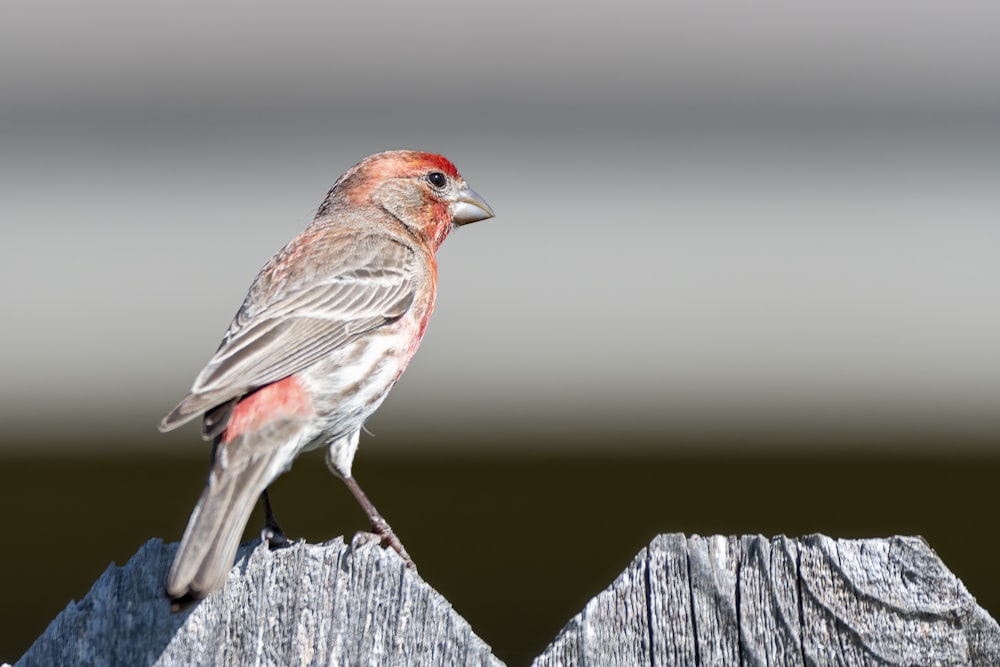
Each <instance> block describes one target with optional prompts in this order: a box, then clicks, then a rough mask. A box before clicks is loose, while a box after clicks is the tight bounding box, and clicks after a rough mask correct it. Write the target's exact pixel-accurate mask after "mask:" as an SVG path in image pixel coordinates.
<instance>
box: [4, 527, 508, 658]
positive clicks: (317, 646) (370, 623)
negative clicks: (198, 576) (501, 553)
mask: <svg viewBox="0 0 1000 667" xmlns="http://www.w3.org/2000/svg"><path fill="white" fill-rule="evenodd" d="M360 542H363V541H359V543H358V545H357V548H353V547H348V546H347V545H345V544H344V542H343V541H342V540H341V539H337V540H334V541H331V542H329V543H327V544H324V545H311V544H305V543H296V544H294V545H292V546H290V547H288V548H286V549H281V550H278V551H273V552H272V551H268V550H267V548H265V547H261V546H259V544H254V545H245V546H243V547H241V549H240V552H239V554H238V556H237V560H236V567H235V568H234V569H233V570H232V571H231V572H230V574H229V580H228V582H227V584H226V587H225V588H224V589H223V590H222V591H221V592H220V593H218V594H217V595H212V596H210V597H208V598H206V599H205V600H203V601H202V602H200V603H199V604H198V605H196V606H194V607H193V608H191V609H189V610H187V611H185V612H181V613H177V614H171V613H170V611H169V604H168V602H167V600H166V598H165V597H164V594H163V580H164V578H165V576H166V572H167V570H168V569H169V567H170V563H171V561H172V560H173V557H174V553H175V552H176V549H177V545H176V544H171V545H164V544H163V543H162V542H160V541H159V540H152V541H150V542H148V543H146V544H145V545H144V546H143V547H142V548H141V549H140V550H139V552H138V553H136V555H135V556H133V557H132V559H131V560H129V562H128V563H127V564H126V565H124V566H123V567H116V566H115V565H111V566H110V567H109V568H108V569H107V570H106V571H105V572H104V574H103V575H102V576H101V577H100V579H98V581H97V583H95V584H94V587H93V588H92V589H91V590H90V592H89V593H88V594H87V595H86V596H85V597H84V598H83V600H81V601H80V602H78V603H70V604H69V606H68V607H67V608H66V609H65V610H64V611H63V612H62V613H61V614H60V615H59V616H58V617H56V619H55V620H54V621H53V622H52V624H51V625H50V626H49V628H48V629H47V630H46V631H45V633H44V634H43V635H42V636H41V637H39V639H38V640H37V641H36V642H35V643H34V644H33V645H32V646H31V648H29V649H28V651H27V652H26V653H25V654H24V656H22V658H21V660H20V661H19V662H18V663H17V665H18V666H19V667H20V666H21V665H23V666H25V667H28V666H32V667H34V666H36V665H37V666H39V667H41V666H45V667H48V666H50V665H162V666H167V665H240V666H242V665H455V666H459V665H462V666H473V665H476V666H478V665H501V664H502V663H501V662H500V661H499V660H498V659H496V658H495V657H494V656H493V654H492V652H491V651H490V648H489V646H487V645H486V644H485V643H483V641H482V640H481V639H479V637H477V636H476V635H475V634H473V632H472V629H471V628H470V627H469V624H468V623H467V622H466V621H465V620H464V619H463V618H462V617H460V616H459V615H458V614H457V613H456V612H455V610H454V609H452V607H451V605H450V604H449V603H448V602H447V600H445V599H444V598H443V597H442V596H441V595H440V594H439V593H437V592H436V591H434V590H433V589H432V588H431V587H430V586H428V585H427V584H426V583H425V582H424V581H423V580H422V579H420V577H418V576H417V575H416V574H415V573H414V572H412V571H410V570H407V569H406V568H405V566H404V564H403V561H402V560H401V559H400V558H399V556H397V555H396V553H395V552H394V551H392V550H383V549H381V548H379V547H378V546H377V545H374V544H371V543H368V544H363V543H360Z"/></svg>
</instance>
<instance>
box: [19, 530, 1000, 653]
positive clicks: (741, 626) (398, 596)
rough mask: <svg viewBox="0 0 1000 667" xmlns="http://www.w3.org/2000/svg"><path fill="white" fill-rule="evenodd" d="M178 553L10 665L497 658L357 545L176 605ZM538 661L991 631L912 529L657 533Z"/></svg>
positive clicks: (158, 548) (979, 648)
mask: <svg viewBox="0 0 1000 667" xmlns="http://www.w3.org/2000/svg"><path fill="white" fill-rule="evenodd" d="M175 551H176V545H163V544H162V543H161V542H160V541H159V540H153V541H151V542H149V543H147V544H146V545H145V546H143V547H142V549H140V550H139V552H138V553H137V554H136V555H135V556H134V557H133V558H132V559H131V560H130V561H129V562H128V563H127V564H126V565H125V566H123V567H116V566H114V565H112V566H111V567H109V568H108V570H107V571H106V572H105V573H104V574H103V575H102V576H101V578H100V579H99V580H98V581H97V583H96V584H95V585H94V587H93V588H92V589H91V591H90V592H89V593H88V594H87V596H86V597H84V599H83V600H81V601H80V602H79V603H71V604H70V605H69V606H68V607H67V608H66V610H65V611H64V612H63V613H61V614H60V615H59V616H58V617H57V618H56V619H55V620H54V621H53V622H52V624H51V625H50V626H49V628H48V630H46V632H45V633H44V634H43V635H42V636H41V637H40V638H39V639H38V640H37V641H36V642H35V644H34V645H33V646H32V647H31V648H30V649H29V650H28V652H27V653H26V654H25V655H24V656H23V657H22V658H21V660H20V661H19V662H18V663H17V664H18V665H25V666H35V665H45V666H48V665H164V666H165V665H445V666H450V665H491V666H495V665H501V664H502V663H501V662H500V661H499V660H498V659H497V658H496V657H494V656H493V655H492V653H491V651H490V648H489V647H488V646H486V645H485V644H484V643H483V642H482V640H481V639H479V638H478V637H477V636H476V635H475V634H473V632H472V630H471V628H470V627H469V625H468V623H466V622H465V620H463V619H462V618H461V617H460V616H458V614H456V613H455V611H454V610H453V609H452V608H451V606H450V605H449V604H448V602H447V601H446V600H445V599H444V598H442V597H441V595H439V594H438V593H437V592H435V591H434V590H432V589H431V588H430V587H429V586H428V585H427V584H426V583H425V582H424V581H423V580H421V579H420V578H419V577H418V576H417V575H416V574H415V573H413V572H412V571H409V570H407V569H406V568H405V566H404V564H403V562H402V560H400V558H399V557H398V556H397V555H396V553H395V552H393V551H391V550H383V549H381V548H379V547H377V546H376V545H375V544H373V543H366V542H365V541H364V540H363V539H360V540H357V541H356V543H355V544H354V545H352V546H347V545H345V544H344V543H343V541H342V540H339V539H338V540H334V541H332V542H329V543H327V544H324V545H309V544H304V543H296V544H294V545H293V546H291V547H289V548H287V549H282V550H279V551H275V552H271V551H268V550H267V549H266V548H262V547H260V546H258V545H247V546H244V547H242V548H241V550H240V553H239V556H238V558H237V562H236V566H235V567H234V569H233V570H232V571H231V572H230V574H229V580H228V582H227V584H226V587H225V588H224V589H223V590H222V591H221V592H220V593H219V594H217V595H213V596H210V597H209V598H208V599H206V600H204V601H202V602H201V603H200V604H198V605H196V606H195V607H193V608H192V609H191V610H189V611H187V612H184V613H179V614H171V613H170V612H169V606H168V602H167V600H166V599H165V598H164V597H163V588H162V587H163V578H164V576H165V574H166V571H167V569H168V568H169V566H170V562H171V560H172V559H173V556H174V553H175ZM530 603H531V602H530V600H527V601H526V602H525V604H530ZM512 631H516V630H512ZM533 664H534V665H536V666H538V667H556V666H566V667H569V666H581V667H586V666H595V667H596V666H598V665H600V666H602V667H603V666H605V665H612V666H614V665H622V666H626V665H627V666H632V665H988V666H993V665H1000V626H998V625H997V623H996V621H994V620H993V619H992V618H991V617H990V616H989V615H988V614H987V613H986V612H985V611H984V610H983V609H982V608H981V607H979V606H978V605H977V604H976V601H975V599H974V598H973V597H972V596H971V595H970V594H969V592H968V591H967V590H966V589H965V586H964V585H963V584H962V582H961V581H959V580H958V578H957V577H955V575H953V574H952V573H951V572H949V571H948V569H947V568H946V567H945V566H944V564H943V563H942V562H941V560H940V559H939V558H938V557H937V555H936V554H935V553H934V552H933V551H932V550H931V548H930V547H929V546H928V545H927V544H926V543H925V542H924V541H923V540H922V539H920V538H916V537H891V538H878V539H867V540H836V539H831V538H829V537H825V536H822V535H812V536H808V537H804V538H800V539H789V538H786V537H775V538H765V537H762V536H753V535H751V536H743V537H724V536H713V537H699V536H697V535H695V536H692V537H685V536H684V535H676V534H675V535H660V536H658V537H656V538H655V539H654V540H653V541H652V542H651V543H650V544H649V546H648V547H646V548H645V549H643V550H642V551H641V552H640V553H639V554H638V555H637V556H636V557H635V558H634V559H633V560H632V562H631V563H630V564H629V566H628V567H627V568H626V569H625V571H624V572H622V573H621V575H619V576H618V578H617V579H615V581H614V582H613V583H612V584H611V586H610V587H608V588H607V589H606V590H605V591H603V592H601V593H599V594H598V595H597V596H595V597H594V598H592V599H591V600H590V601H589V602H588V603H587V605H586V606H585V607H584V609H583V610H582V611H581V612H580V613H579V614H577V615H576V616H575V617H574V618H573V619H572V620H571V621H570V622H569V623H568V624H567V625H566V627H565V628H564V629H563V630H562V631H561V632H560V633H559V635H558V636H557V637H556V639H555V640H554V641H553V642H552V644H550V645H549V647H548V648H547V649H546V651H545V652H544V653H543V654H542V655H541V656H539V657H538V658H536V660H535V662H534V663H533Z"/></svg>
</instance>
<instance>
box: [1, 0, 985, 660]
mask: <svg viewBox="0 0 1000 667" xmlns="http://www.w3.org/2000/svg"><path fill="white" fill-rule="evenodd" d="M6 9H7V11H6V12H5V14H6V17H5V20H4V21H3V22H2V23H0V142H2V144H0V192H2V196H0V220H2V222H3V225H2V232H0V234H2V236H0V238H2V243H0V252H2V253H3V261H2V262H0V283H2V285H3V289H2V290H0V309H2V312H3V313H4V320H3V326H2V327H0V367H2V369H3V379H4V381H3V382H2V383H0V425H2V429H0V471H2V475H3V480H4V482H3V485H2V487H0V500H2V502H3V506H4V507H5V508H7V509H8V512H9V513H10V515H9V516H8V523H9V530H10V531H11V535H10V536H9V537H8V547H7V548H6V549H4V550H3V552H2V555H0V571H3V572H4V577H5V579H6V580H7V583H6V584H5V592H6V593H7V595H5V597H6V598H7V600H8V603H7V604H5V605H3V610H2V611H0V628H2V630H0V659H6V660H13V659H16V658H17V657H18V656H19V655H20V654H21V653H22V652H23V651H24V650H25V649H26V648H27V647H28V645H30V643H31V641H32V640H33V639H34V638H35V637H36V636H37V635H38V634H40V633H41V632H42V631H43V630H44V628H45V626H46V625H47V624H48V622H49V621H50V620H51V619H52V618H53V617H54V616H55V614H57V613H58V611H59V610H60V609H62V608H63V607H64V606H65V605H66V604H67V603H68V602H69V600H71V599H80V598H81V597H82V596H83V595H85V593H86V591H87V590H88V589H89V587H90V584H91V583H92V582H93V581H94V580H95V579H96V578H97V577H98V576H99V575H100V573H101V571H102V570H103V569H104V568H105V567H106V566H107V565H108V564H109V563H110V562H111V561H115V562H117V563H123V562H124V561H126V560H127V559H128V558H129V557H130V556H131V554H133V553H134V552H135V550H136V549H137V548H138V547H139V546H140V545H141V544H142V543H143V542H145V541H146V540H147V539H150V538H153V537H160V538H163V539H165V540H167V541H174V540H176V539H178V538H179V537H180V534H181V531H182V530H183V527H184V524H185V523H186V521H187V516H188V513H189V512H190V510H191V507H192V506H193V503H194V501H195V499H196V498H197V495H198V493H199V490H200V487H201V484H202V482H203V480H204V474H205V470H206V463H207V457H208V447H207V445H205V444H204V443H203V442H201V441H200V439H199V437H198V432H197V428H196V427H194V426H192V427H188V428H185V429H182V430H180V431H178V432H175V433H171V434H169V435H160V434H158V433H157V432H156V429H155V426H156V423H157V422H158V420H159V419H160V417H161V416H162V415H163V414H164V413H165V412H166V411H167V410H169V409H170V408H171V407H173V405H174V404H175V403H176V402H177V401H178V400H180V399H181V398H182V397H183V396H184V394H185V392H186V389H187V388H188V386H189V385H190V383H191V381H192V380H193V378H194V376H195V375H196V374H197V372H198V371H199V370H200V368H201V367H202V365H203V364H204V363H205V362H206V361H207V359H208V358H209V356H210V355H211V353H212V352H213V351H214V349H215V347H216V345H217V344H218V341H219V339H220V337H221V335H222V333H223V331H224V330H225V328H226V327H227V325H228V324H229V321H230V319H231V318H232V316H233V314H234V313H235V311H236V309H237V307H238V306H239V304H240V302H241V300H242V298H243V295H244V293H245V290H246V288H247V286H248V285H249V283H250V281H251V279H252V278H253V276H254V275H255V274H256V272H257V270H258V269H259V267H260V266H261V265H262V264H263V263H264V262H265V261H266V260H267V258H268V257H269V256H270V255H271V254H272V253H273V252H275V251H276V250H277V249H279V248H280V247H281V246H282V245H283V244H284V243H285V242H286V241H288V240H289V239H290V238H292V237H293V236H294V235H295V234H296V233H298V231H300V230H301V229H302V228H303V227H305V225H307V224H308V222H309V221H310V219H311V217H312V214H313V212H314V211H315V208H316V206H317V205H318V204H319V203H320V201H321V200H322V199H323V196H324V194H325V193H326V191H327V189H328V188H329V187H330V185H331V184H332V183H333V181H334V180H335V179H336V178H337V176H339V175H340V174H341V173H343V172H344V171H345V170H346V169H347V168H349V167H350V166H351V165H352V164H354V163H355V162H357V161H358V160H360V159H361V158H362V157H364V156H365V155H367V154H369V153H373V152H376V151H380V150H385V149H390V148H416V149H420V150H427V151H432V152H439V153H443V154H445V155H446V156H448V157H449V158H451V159H452V160H453V161H454V162H455V163H456V164H457V165H458V167H459V169H460V170H461V172H462V174H463V175H464V176H465V177H466V179H467V180H468V181H469V183H470V184H471V185H472V186H473V187H474V188H475V189H476V190H477V191H478V192H479V193H480V194H482V195H483V196H484V197H485V198H486V200H487V201H488V202H489V203H490V204H491V205H492V206H493V208H494V209H495V210H496V213H497V217H496V218H495V219H494V220H490V221H488V222H485V223H482V224H477V225H473V226H471V227H467V228H463V229H462V230H460V232H458V233H456V234H454V235H452V237H451V238H449V240H448V243H447V244H446V245H445V246H444V248H443V249H442V251H441V253H440V254H439V261H440V279H441V283H440V287H441V289H440V294H439V299H438V306H437V311H436V314H435V318H434V320H433V322H432V324H431V326H430V328H429V330H428V334H427V337H426V339H425V342H424V344H423V346H422V348H421V351H420V353H419V354H418V355H417V357H416V358H415V360H414V362H413V363H412V364H411V366H410V369H409V370H408V372H407V374H406V375H405V376H404V378H403V379H402V380H401V382H400V383H399V385H398V386H397V388H396V389H395V390H394V392H393V394H392V395H391V396H390V398H389V399H388V400H387V402H386V403H385V405H384V406H383V407H382V409H381V410H380V412H379V413H378V414H377V415H376V416H375V417H374V418H373V419H372V420H371V422H370V423H369V430H370V431H371V432H372V434H373V435H372V436H368V437H365V438H363V441H362V445H361V450H360V454H359V456H358V459H357V461H356V464H355V473H356V475H357V477H358V479H359V481H360V482H361V483H362V484H363V485H364V487H365V488H366V490H367V491H368V493H369V495H370V496H371V497H372V498H373V500H374V501H375V502H376V504H377V505H378V506H379V507H380V509H381V511H382V513H383V514H385V515H386V516H387V517H388V518H389V520H390V521H391V522H392V524H393V526H394V528H395V529H396V531H397V532H398V533H399V535H400V536H401V538H402V539H403V541H404V542H405V543H406V545H407V548H408V549H409V551H410V553H411V554H412V555H413V557H414V559H415V560H416V561H417V563H418V565H419V567H420V573H421V575H422V576H423V577H424V578H425V579H427V581H428V582H429V583H430V584H431V585H432V586H434V587H436V588H437V589H438V590H439V591H441V592H442V593H443V594H444V595H445V596H446V597H448V598H449V600H451V602H452V603H453V604H454V605H455V607H456V609H457V610H458V611H459V612H460V613H461V614H463V615H464V616H465V617H466V618H467V619H468V620H469V621H470V623H471V624H472V626H473V628H474V629H475V630H476V632H477V633H478V634H479V635H481V636H482V637H483V638H484V639H485V640H486V641H487V642H488V643H490V644H491V645H492V646H493V647H494V648H495V650H496V652H497V654H498V655H499V656H500V657H501V658H503V659H505V660H507V661H508V662H509V663H510V664H526V663H527V662H528V661H529V659H530V657H531V656H533V655H535V654H537V653H539V652H540V651H541V650H542V649H543V648H544V647H545V645H546V644H547V643H548V641H550V640H551V639H552V638H553V637H554V636H555V634H556V632H557V631H558V630H559V628H561V627H562V626H563V625H564V624H565V623H566V621H567V620H568V619H569V618H570V616H571V615H572V614H574V613H576V612H577V611H578V610H579V609H580V607H581V606H582V604H583V603H584V602H585V601H586V600H587V599H588V598H589V597H590V596H592V595H594V594H595V593H596V592H598V591H599V590H601V589H603V588H604V587H605V586H606V585H607V584H608V583H610V581H611V580H612V579H613V578H614V576H615V575H616V574H617V573H618V572H619V571H620V570H621V569H623V568H624V567H625V566H626V565H627V563H628V562H629V561H630V560H631V558H632V557H633V556H634V555H635V553H636V552H637V551H638V550H639V549H640V548H641V547H642V546H643V545H645V544H646V543H648V541H649V540H650V539H651V538H652V537H653V536H654V535H655V534H657V533H660V532H674V531H682V532H687V533H700V534H713V533H732V534H743V533H763V534H767V535H775V534H780V533H785V534H789V535H801V534H806V533H812V532H824V533H827V534H831V535H834V536H838V537H863V536H881V535H891V534H897V533H899V534H922V535H924V536H925V537H927V539H928V540H929V542H930V544H931V546H932V547H934V548H935V549H936V550H937V551H938V553H939V554H940V555H941V556H942V558H943V560H944V561H945V563H946V564H947V565H948V566H949V567H950V568H951V569H952V570H953V571H954V572H955V573H956V574H958V575H959V576H960V577H961V578H962V579H963V581H964V582H965V583H966V585H967V586H968V588H969V589H970V591H971V592H972V593H973V595H975V596H976V597H977V598H978V599H979V601H980V603H981V604H982V605H983V606H985V607H986V608H987V609H988V610H990V611H991V612H992V613H993V614H994V615H995V614H996V613H997V611H998V610H1000V584H998V583H997V582H996V581H995V576H994V571H993V567H994V562H993V561H994V560H995V559H994V558H993V556H992V554H994V553H995V552H996V549H997V547H1000V539H998V538H997V535H996V531H995V525H994V522H993V521H992V518H993V510H994V503H995V501H994V494H993V490H994V489H995V488H996V479H997V478H998V475H1000V456H998V453H1000V450H998V446H997V445H998V436H1000V422H998V415H1000V347H998V345H997V343H996V341H997V340H1000V307H998V306H1000V261H998V257H1000V187H998V183H1000V67H997V64H998V63H1000V7H997V6H994V5H990V4H986V3H979V2H972V1H969V2H966V1H965V0H959V1H957V2H952V3H948V4H947V5H943V4H939V3H923V2H912V1H906V2H904V1H902V0H886V1H884V2H880V3H877V4H872V3H866V2H862V1H861V0H845V1H844V2H840V3H836V4H832V5H817V4H806V5H804V4H802V3H796V2H791V1H788V2H783V1H768V2H760V3H753V4H746V3H723V4H721V5H719V4H706V3H697V2H687V1H685V2H673V3H667V4H662V3H657V4H654V3H642V2H632V1H630V0H626V1H625V2H624V3H616V4H614V5H613V6H612V5H609V6H607V7H594V8H591V9H583V8H581V7H579V6H573V7H565V6H560V5H558V4H538V3H528V2H522V1H520V0H512V1H509V2H505V3H496V4H493V5H491V6H478V7H473V6H470V5H466V4H459V3H451V2H444V3H436V4H433V5H428V4H421V3H401V2H389V3H388V4H386V3H383V4H379V5H378V6H377V7H376V6H363V5H362V4H358V3H355V4H354V5H350V6H336V5H334V4H331V3H321V2H316V1H305V2H292V3H285V4H282V5H281V6H277V5H263V4H261V5H258V4H256V3H246V2H240V3H237V2H232V1H222V2H215V3H212V4H211V5H205V4H203V3H195V2H189V1H187V0H182V1H180V2H173V3H169V4H166V3H157V4H152V5H150V4H141V5H136V4H133V3H126V2H122V1H121V0H95V1H94V2H91V3H86V4H79V3H69V2H56V3H55V4H53V3H45V4H39V3H29V2H26V1H24V0H15V1H14V2H13V3H12V4H11V3H8V5H7V8H6ZM274 500H275V503H276V512H277V514H278V517H279V518H281V519H282V524H283V526H284V527H285V529H286V531H288V533H289V535H290V536H293V537H295V536H300V535H301V536H304V537H306V538H308V539H310V540H311V541H323V540H326V539H330V538H332V537H335V536H337V535H341V534H345V535H347V536H348V537H349V536H350V535H351V534H352V533H353V532H354V531H356V530H360V529H363V528H364V527H365V525H364V520H363V516H362V514H361V512H360V510H359V509H357V508H356V507H355V506H354V504H353V501H352V500H350V496H349V495H348V494H347V493H346V492H344V490H343V489H342V488H341V485H340V484H339V482H337V481H336V480H334V479H332V478H330V476H329V475H328V473H326V472H325V470H324V467H323V465H322V461H321V459H320V457H316V456H310V457H305V458H304V459H303V460H301V461H300V462H299V463H298V464H297V465H296V466H295V468H294V469H293V471H292V472H291V473H289V474H288V475H285V476H284V477H283V478H282V479H281V480H280V481H279V482H278V484H277V485H276V486H275V491H274ZM255 522H257V523H259V522H258V520H257V519H254V521H252V522H251V527H250V529H249V530H248V537H249V536H251V535H253V534H255V533H256V532H257V531H258V529H259V526H258V525H257V523H255Z"/></svg>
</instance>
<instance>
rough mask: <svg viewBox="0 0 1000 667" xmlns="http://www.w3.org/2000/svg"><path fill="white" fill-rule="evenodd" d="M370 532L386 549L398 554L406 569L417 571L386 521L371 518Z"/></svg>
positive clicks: (379, 518)
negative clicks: (390, 548)
mask: <svg viewBox="0 0 1000 667" xmlns="http://www.w3.org/2000/svg"><path fill="white" fill-rule="evenodd" d="M372 532H373V533H375V534H376V535H378V536H379V537H380V538H381V540H382V544H384V545H385V546H387V547H392V549H393V551H395V552H396V553H398V554H399V557H400V558H402V559H403V561H404V562H405V563H406V567H407V569H410V570H413V571H414V572H416V571H417V566H416V565H414V563H413V559H412V558H410V554H408V553H406V547H404V546H403V543H402V542H400V541H399V538H398V537H396V533H394V532H393V531H392V528H391V527H390V526H389V522H388V521H386V520H385V519H383V518H382V517H381V516H380V515H376V516H373V517H372Z"/></svg>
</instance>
